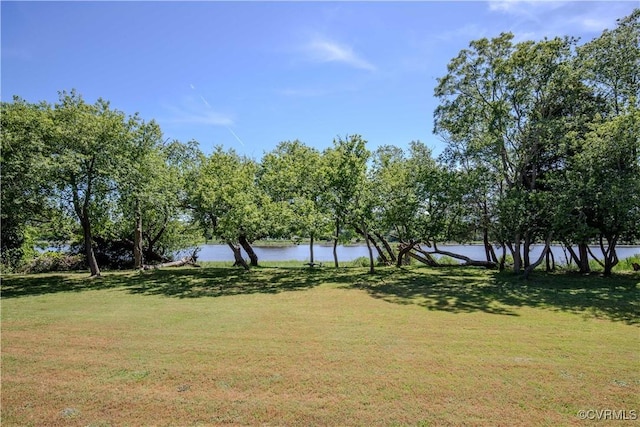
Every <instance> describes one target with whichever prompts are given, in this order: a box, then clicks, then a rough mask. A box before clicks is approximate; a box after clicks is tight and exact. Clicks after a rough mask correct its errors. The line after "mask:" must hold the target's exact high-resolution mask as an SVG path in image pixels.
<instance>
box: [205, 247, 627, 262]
mask: <svg viewBox="0 0 640 427" xmlns="http://www.w3.org/2000/svg"><path fill="white" fill-rule="evenodd" d="M543 247H544V245H533V246H532V250H531V259H536V258H537V257H538V256H539V255H540V253H541V252H542V249H543ZM438 249H440V250H443V251H448V252H453V253H456V254H460V255H465V256H467V257H469V258H471V259H475V260H484V259H485V255H484V246H482V245H438ZM254 250H255V252H256V254H257V255H258V259H259V260H260V261H290V260H293V261H308V260H309V245H305V244H300V245H291V246H254ZM551 250H552V252H553V254H554V256H555V259H556V262H557V263H559V264H566V263H567V257H568V256H569V254H568V253H566V251H565V250H564V248H563V247H561V246H557V245H553V246H551ZM591 250H592V251H593V253H594V255H596V256H598V257H600V256H602V251H601V250H600V247H599V246H591ZM508 252H509V251H507V253H508ZM616 252H617V254H618V258H619V259H621V260H622V259H625V258H628V257H631V256H633V255H635V254H640V246H618V247H617V248H616ZM313 253H314V260H315V261H316V262H329V261H333V246H331V245H320V244H316V245H314V247H313ZM373 253H374V255H377V251H376V250H375V249H373ZM243 254H244V252H243ZM496 254H498V255H500V254H502V250H498V249H497V248H496ZM244 255H245V258H246V254H244ZM368 256H369V253H368V251H367V247H366V246H365V245H349V246H342V245H341V246H338V260H339V261H352V260H354V259H356V258H360V257H368ZM436 257H437V255H436ZM198 260H199V261H233V254H232V253H231V249H229V247H228V246H227V245H202V246H200V252H199V253H198Z"/></svg>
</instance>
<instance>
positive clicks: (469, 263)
mask: <svg viewBox="0 0 640 427" xmlns="http://www.w3.org/2000/svg"><path fill="white" fill-rule="evenodd" d="M420 252H421V253H423V254H429V255H431V254H440V255H446V256H449V257H451V258H455V259H459V260H462V261H464V264H461V265H464V266H475V267H486V268H496V263H495V262H493V261H477V260H473V259H471V258H469V257H467V256H464V255H460V254H456V253H453V252H449V251H441V250H440V249H438V246H437V245H436V243H435V242H434V243H433V251H430V252H427V251H422V250H420Z"/></svg>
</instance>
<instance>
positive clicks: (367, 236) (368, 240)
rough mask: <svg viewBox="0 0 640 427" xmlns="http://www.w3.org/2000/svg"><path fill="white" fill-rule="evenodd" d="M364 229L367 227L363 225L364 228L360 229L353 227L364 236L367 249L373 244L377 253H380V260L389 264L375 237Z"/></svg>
mask: <svg viewBox="0 0 640 427" xmlns="http://www.w3.org/2000/svg"><path fill="white" fill-rule="evenodd" d="M364 227H365V225H364V224H363V225H362V227H358V226H357V225H355V224H354V226H353V228H354V229H355V230H356V233H358V234H360V235H362V237H363V238H364V239H365V241H366V244H367V247H369V243H371V244H372V245H373V247H374V248H376V252H378V256H379V257H380V260H381V261H382V262H383V263H385V264H388V263H389V260H388V259H387V256H386V255H385V254H384V252H383V251H382V249H380V246H379V245H378V242H376V241H375V239H374V238H373V236H372V235H371V234H369V233H368V232H367V231H366V229H365V228H364Z"/></svg>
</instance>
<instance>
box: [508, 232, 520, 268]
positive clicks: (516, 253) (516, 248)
mask: <svg viewBox="0 0 640 427" xmlns="http://www.w3.org/2000/svg"><path fill="white" fill-rule="evenodd" d="M514 240H515V241H514V242H513V246H511V245H509V249H510V250H511V255H512V256H513V272H514V273H516V274H520V270H522V257H521V255H520V234H516V238H515V239H514Z"/></svg>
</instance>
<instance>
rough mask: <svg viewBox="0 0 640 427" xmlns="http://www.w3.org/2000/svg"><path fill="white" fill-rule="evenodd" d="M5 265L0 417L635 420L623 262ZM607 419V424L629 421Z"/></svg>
mask: <svg viewBox="0 0 640 427" xmlns="http://www.w3.org/2000/svg"><path fill="white" fill-rule="evenodd" d="M86 276H87V274H60V275H56V274H48V275H36V276H6V277H4V278H3V283H2V292H3V293H2V426H28V425H34V426H56V425H60V426H75V425H77V426H124V425H130V426H142V425H145V426H146V425H158V426H162V425H167V426H190V425H216V424H228V425H286V426H289V425H299V426H308V425H363V426H368V425H434V426H440V425H487V426H495V425H504V426H515V425H531V426H538V425H548V426H558V425H585V424H586V423H588V421H586V422H585V421H582V420H580V419H579V417H578V416H577V413H578V411H579V410H604V409H610V410H614V411H627V412H626V414H627V415H633V413H632V412H630V411H636V412H635V413H637V414H639V415H640V329H639V328H638V326H639V325H640V314H639V306H640V302H639V298H638V297H639V296H640V290H639V289H638V283H639V282H640V275H639V274H638V273H625V274H624V275H619V276H617V277H614V278H611V279H605V278H602V277H599V276H597V275H592V276H590V277H580V276H576V275H544V274H536V275H534V277H533V278H532V280H530V281H528V282H525V281H522V280H519V279H517V278H514V277H513V276H511V275H509V274H498V273H496V272H491V271H486V270H481V269H464V268H443V269H428V268H419V267H411V268H408V269H404V270H397V269H395V268H384V269H380V270H379V273H378V274H376V275H368V274H366V269H364V268H342V269H339V270H335V269H333V268H330V267H323V268H316V269H308V268H301V267H299V266H295V265H289V266H286V267H282V266H280V267H262V268H257V269H253V270H252V271H249V272H243V271H241V270H239V269H234V268H231V267H223V266H208V267H203V268H200V269H197V268H184V269H174V270H162V271H149V272H144V273H133V272H124V273H105V277H104V278H103V279H99V280H88V279H87V278H86ZM629 423H630V421H607V423H606V425H630V424H629Z"/></svg>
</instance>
